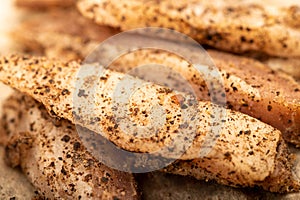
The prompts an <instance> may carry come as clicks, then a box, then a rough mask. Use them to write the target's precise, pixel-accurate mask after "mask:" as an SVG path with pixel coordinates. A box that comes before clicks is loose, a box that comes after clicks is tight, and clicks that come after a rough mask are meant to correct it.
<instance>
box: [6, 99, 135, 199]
mask: <svg viewBox="0 0 300 200" xmlns="http://www.w3.org/2000/svg"><path fill="white" fill-rule="evenodd" d="M3 113H4V115H3V116H4V117H3V118H2V120H3V122H4V127H5V128H6V130H7V134H8V137H9V141H8V143H7V145H6V159H7V160H8V163H9V164H10V165H11V166H12V167H16V166H21V168H22V170H23V172H24V173H25V174H26V176H27V177H28V179H29V180H30V181H31V183H32V184H33V185H34V186H35V187H36V188H37V190H38V191H39V193H40V195H41V196H44V197H46V198H49V199H57V198H64V199H124V200H125V199H126V200H127V199H138V193H137V191H136V183H135V180H134V178H133V176H132V175H131V174H128V173H124V172H119V171H116V170H113V169H110V168H109V167H107V166H105V165H103V164H102V163H100V162H98V161H97V160H96V159H95V158H94V157H93V156H91V155H90V154H89V152H88V151H87V150H86V149H85V147H84V146H83V144H82V143H81V141H80V138H79V137H78V135H77V133H76V128H75V126H74V125H72V124H70V123H69V122H68V121H65V120H58V119H55V118H51V117H50V116H49V115H48V114H47V111H46V110H45V109H44V108H43V106H42V105H41V104H39V103H37V102H35V101H34V100H33V99H32V98H29V97H25V96H23V95H22V94H18V95H16V94H15V95H14V96H13V97H11V98H9V99H8V100H7V101H6V103H5V104H4V111H3Z"/></svg>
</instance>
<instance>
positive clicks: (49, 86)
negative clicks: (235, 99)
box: [0, 56, 297, 192]
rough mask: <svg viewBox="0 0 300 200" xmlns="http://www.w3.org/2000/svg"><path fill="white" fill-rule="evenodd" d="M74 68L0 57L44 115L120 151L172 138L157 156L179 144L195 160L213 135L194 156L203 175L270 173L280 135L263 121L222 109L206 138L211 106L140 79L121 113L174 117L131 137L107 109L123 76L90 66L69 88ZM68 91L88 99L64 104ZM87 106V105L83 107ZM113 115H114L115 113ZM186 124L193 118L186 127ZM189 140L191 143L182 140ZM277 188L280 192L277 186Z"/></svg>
mask: <svg viewBox="0 0 300 200" xmlns="http://www.w3.org/2000/svg"><path fill="white" fill-rule="evenodd" d="M79 67H80V65H79V64H78V63H76V62H69V63H65V62H60V61H57V60H49V59H45V58H32V57H29V56H23V57H18V56H11V57H3V58H1V59H0V69H1V70H0V79H1V80H2V81H3V82H5V83H6V84H9V85H11V86H12V87H14V88H17V89H19V90H21V91H22V92H25V93H27V94H29V95H31V96H33V97H34V98H35V99H37V100H38V101H40V102H42V103H43V104H44V105H45V106H46V108H47V110H48V112H49V113H50V114H52V115H57V116H58V117H62V118H65V119H68V120H70V121H72V122H73V123H76V124H80V125H82V126H84V127H87V128H89V129H91V130H94V131H96V132H98V133H99V132H100V133H102V134H103V135H104V136H105V137H106V138H108V139H109V140H111V141H112V142H114V143H115V144H117V145H118V146H119V147H122V148H123V149H126V150H129V151H134V152H152V153H153V152H156V151H157V150H158V149H159V148H161V147H164V146H168V145H170V142H171V141H175V142H178V141H179V142H180V144H182V145H184V148H183V149H181V148H180V146H176V145H175V146H174V147H173V148H174V149H173V151H171V152H169V151H166V152H164V151H163V152H162V153H161V154H159V155H162V156H166V157H174V155H173V152H176V151H177V152H176V153H184V152H185V150H184V149H186V150H187V151H186V152H185V153H184V155H183V156H182V157H180V159H185V160H186V159H194V158H198V157H199V153H200V152H199V149H201V147H203V146H204V147H205V145H212V144H206V143H204V142H205V140H206V139H207V137H209V138H210V137H211V138H215V137H216V138H215V139H216V143H215V144H213V146H212V147H211V150H210V151H209V153H208V154H207V155H206V156H205V157H204V158H202V159H201V167H202V168H205V169H206V170H207V171H209V172H210V173H212V174H219V178H223V179H226V180H228V181H230V182H232V183H234V184H236V185H241V186H254V185H255V184H256V183H257V182H261V181H264V180H265V179H266V178H267V177H268V176H270V175H271V174H273V173H275V174H276V172H275V156H276V154H277V147H278V145H279V142H280V141H281V139H280V138H281V137H280V132H279V131H278V130H276V129H274V128H272V127H271V126H268V125H266V124H264V123H262V122H260V121H259V120H257V119H254V118H252V117H249V116H247V115H244V114H241V113H237V112H234V111H231V110H225V113H223V114H225V115H226V116H224V117H225V118H224V120H222V121H223V124H222V125H221V127H222V128H221V129H220V132H219V133H218V136H215V135H211V134H210V133H211V131H209V130H210V129H211V128H212V127H218V126H220V124H219V123H220V122H219V121H215V122H213V123H211V122H212V115H211V114H212V112H213V110H212V109H218V108H219V107H218V106H215V105H212V104H211V103H209V102H202V101H200V102H198V105H197V103H196V102H195V101H190V99H189V97H188V96H184V95H183V94H181V93H175V92H174V91H170V90H169V89H166V88H164V87H161V86H157V85H155V84H151V83H148V84H146V85H144V87H142V88H141V89H139V90H138V92H136V93H134V95H133V96H132V97H131V99H130V103H129V104H126V105H125V107H127V106H128V109H129V110H130V112H129V113H128V114H129V115H130V116H131V117H132V119H133V120H137V121H136V123H145V122H147V120H149V119H147V115H148V114H149V115H151V113H150V112H149V111H150V108H152V106H154V105H156V104H159V105H160V106H162V108H163V109H165V110H167V112H168V115H167V116H177V117H176V120H174V119H173V117H172V118H168V117H167V118H166V121H165V123H166V124H164V125H163V126H162V128H161V129H160V130H159V132H157V133H156V135H150V137H145V136H147V135H141V136H142V137H136V135H134V134H133V135H132V134H127V133H126V132H124V131H123V130H124V129H122V128H120V127H121V122H120V121H119V118H115V116H114V115H113V112H112V109H114V108H113V106H112V98H113V96H112V95H113V94H114V91H115V88H116V86H117V85H118V84H119V83H120V80H121V79H122V77H123V76H124V75H122V74H120V73H117V72H112V71H109V70H107V71H105V72H104V73H103V74H102V75H101V77H100V78H99V77H98V78H96V77H95V70H96V71H97V70H99V69H100V68H99V67H98V68H96V67H95V68H94V67H93V66H88V67H87V68H85V70H88V71H90V70H91V71H90V72H93V75H92V76H87V77H86V78H84V79H83V86H85V87H83V88H81V87H80V88H77V89H76V90H75V88H74V81H75V79H76V74H77V73H78V70H79ZM88 71H86V72H88ZM96 74H97V73H96ZM91 78H92V79H91ZM128 78H129V79H128V80H129V81H132V82H131V83H132V85H133V86H134V85H136V84H138V83H140V84H141V83H143V82H141V80H139V79H136V78H132V77H128ZM94 80H95V81H96V83H97V84H96V85H97V89H96V90H95V91H97V92H96V93H95V94H92V93H90V92H91V90H89V87H91V85H93V81H94ZM140 84H138V85H140ZM123 87H124V86H123ZM125 87H126V85H125ZM121 91H122V89H121ZM74 95H78V96H79V97H80V98H85V99H87V100H88V102H87V103H86V104H80V110H79V109H78V107H76V108H75V109H72V108H73V106H74V102H73V100H74V99H73V97H74ZM89 97H90V98H89ZM174 97H175V98H174ZM168 99H169V100H168ZM77 100H80V99H77ZM132 102H134V103H132ZM97 105H101V106H97ZM195 106H196V107H195ZM91 108H92V109H93V110H90V109H91ZM120 108H121V107H120ZM182 108H183V109H184V110H187V109H192V111H195V116H189V115H187V116H185V117H192V118H188V119H189V124H188V125H187V126H185V125H184V124H183V125H182V124H180V123H181V122H180V121H181V120H183V119H182V116H181V114H183V113H182V112H181V109H182ZM119 110H120V109H119ZM219 111H220V110H219ZM118 112H119V111H118ZM140 112H141V113H140ZM115 114H116V113H115ZM118 114H120V113H118ZM118 114H117V116H119V115H118ZM221 114H222V112H221ZM121 116H122V115H121ZM177 118H178V119H179V120H177ZM213 118H214V117H213ZM193 121H194V122H197V123H196V124H194V125H193V123H192V122H193ZM193 126H197V127H199V128H197V129H196V130H193V129H191V130H192V131H191V132H190V133H189V134H195V135H194V138H193V137H191V136H189V137H186V136H185V135H184V134H182V132H178V131H181V130H185V129H187V128H188V129H187V130H189V129H190V128H189V127H191V128H193ZM99 128H100V129H99ZM180 128H182V129H180ZM129 131H130V133H132V132H135V131H138V130H137V129H135V127H133V128H132V129H130V130H129ZM151 131H152V129H150V132H151ZM176 133H180V134H176ZM183 133H184V132H183ZM211 138H210V139H211ZM182 139H183V140H182ZM189 140H190V141H191V143H189V142H188V141H189ZM183 141H184V142H183ZM176 144H177V143H176ZM208 147H209V146H208ZM204 149H205V148H204ZM180 155H181V154H180ZM175 156H176V154H175ZM176 158H178V157H176ZM229 158H230V159H229ZM287 171H289V169H287ZM294 184H295V183H293V182H290V186H291V187H290V188H289V187H288V188H286V187H282V185H280V184H278V187H277V188H273V189H272V191H280V192H283V191H288V190H290V189H293V186H294ZM285 185H286V184H285ZM295 186H296V185H295ZM296 187H297V186H296ZM282 188H283V191H281V189H282Z"/></svg>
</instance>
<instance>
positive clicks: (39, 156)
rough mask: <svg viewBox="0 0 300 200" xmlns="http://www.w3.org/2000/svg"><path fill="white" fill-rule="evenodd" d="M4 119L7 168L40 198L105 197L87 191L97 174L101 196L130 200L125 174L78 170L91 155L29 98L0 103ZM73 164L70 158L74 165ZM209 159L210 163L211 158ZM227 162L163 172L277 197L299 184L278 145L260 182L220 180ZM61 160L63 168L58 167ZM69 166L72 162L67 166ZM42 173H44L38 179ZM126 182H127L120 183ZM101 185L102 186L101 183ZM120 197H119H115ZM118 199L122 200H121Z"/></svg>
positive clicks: (193, 163) (199, 162)
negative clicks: (22, 177)
mask: <svg viewBox="0 0 300 200" xmlns="http://www.w3.org/2000/svg"><path fill="white" fill-rule="evenodd" d="M3 116H4V117H3V122H4V124H5V127H6V132H7V136H8V137H9V138H10V139H9V142H8V143H7V147H6V155H7V159H8V162H9V163H10V164H11V165H12V166H17V165H21V167H22V169H23V171H24V172H25V173H27V176H28V178H29V179H30V180H31V181H32V182H33V183H34V185H35V186H36V187H37V188H38V189H39V192H41V194H42V195H43V196H45V197H48V198H53V197H54V198H58V197H59V198H62V197H64V195H68V196H69V197H77V196H78V195H81V196H82V198H88V199H93V198H96V197H99V196H97V195H101V194H107V193H104V192H103V188H97V189H94V190H92V192H90V190H91V189H93V188H92V187H93V186H92V184H93V183H94V182H92V184H91V182H89V181H90V179H93V177H94V178H95V176H97V175H98V174H97V170H98V168H100V169H101V170H105V171H106V173H109V174H110V176H109V182H108V183H107V184H110V185H109V187H108V189H107V190H108V191H107V190H105V189H104V191H107V192H108V194H107V197H111V195H115V196H116V197H119V198H120V197H121V198H120V199H135V195H136V194H135V193H134V183H133V182H132V179H130V178H128V177H129V175H127V177H126V175H125V173H124V174H122V173H120V172H116V171H114V170H111V169H109V168H107V167H105V166H103V165H100V164H98V168H96V169H92V168H91V166H89V167H85V168H83V170H82V169H81V168H80V167H81V165H87V163H91V160H93V162H95V163H98V162H97V161H95V160H94V159H93V158H90V157H91V156H90V154H89V153H88V152H87V151H86V150H84V147H82V145H83V144H82V143H81V141H80V139H79V138H78V136H77V133H76V129H75V126H74V125H73V124H71V123H70V122H68V121H66V120H58V119H56V118H51V117H50V116H49V115H48V114H47V113H46V110H45V109H44V107H43V105H41V104H40V103H37V102H36V101H34V100H33V99H32V98H31V97H28V96H25V95H23V94H20V93H15V94H14V95H13V96H11V97H10V98H9V99H8V100H7V101H6V102H5V104H4V115H3ZM75 143H76V146H80V148H77V147H76V150H75ZM78 144H80V145H78ZM64 150H65V151H64ZM66 150H67V151H66ZM106 153H107V152H106ZM113 156H117V155H113ZM75 157H76V159H75ZM60 158H61V159H60ZM72 158H74V159H75V161H74V159H72ZM212 159H213V160H214V158H212ZM226 159H235V153H234V152H233V153H229V152H227V153H226V155H225V157H224V160H223V161H222V160H218V161H216V162H214V166H207V165H205V164H203V159H194V160H187V161H182V160H178V161H176V162H175V163H172V164H171V165H169V166H168V167H166V168H165V169H163V170H162V171H164V172H168V173H173V174H180V175H184V176H186V175H188V176H193V177H195V178H197V179H200V180H207V181H208V180H209V181H212V180H213V181H217V182H218V183H220V184H224V185H229V186H234V187H254V186H259V187H262V188H263V189H265V190H268V191H271V192H282V193H283V192H291V191H296V190H298V187H299V186H298V183H297V182H296V181H295V180H294V179H293V175H292V171H291V169H292V166H291V165H292V160H293V159H292V155H290V154H289V152H288V149H287V147H286V145H285V144H284V141H283V140H282V139H280V141H279V142H278V147H277V152H276V156H275V162H274V165H275V167H274V169H273V171H272V172H271V173H270V174H269V175H268V176H267V177H266V178H265V179H264V180H261V181H257V182H252V181H250V180H247V179H245V178H244V177H242V174H240V171H230V172H229V174H231V176H229V177H227V178H224V176H223V173H226V172H225V171H222V169H224V168H223V165H224V164H225V165H226V161H225V160H226ZM64 160H65V162H63V161H64ZM70 160H73V161H72V162H71V161H70ZM69 161H70V162H69ZM85 161H87V163H86V162H85ZM243 161H244V162H247V160H244V159H243ZM52 163H54V164H52ZM62 163H63V164H62ZM93 166H95V165H93ZM96 166H97V165H96ZM210 168H219V169H220V170H221V171H220V172H218V173H217V172H214V171H211V170H210ZM61 169H63V171H61ZM77 170H80V171H82V174H85V175H83V176H84V177H89V179H85V178H84V179H83V182H82V183H81V181H82V180H81V179H75V180H76V181H74V180H73V179H72V177H73V176H74V177H73V178H76V176H78V173H77ZM41 171H43V172H44V173H40V172H41ZM64 172H65V173H67V175H68V176H67V177H68V178H64V179H63V177H64V176H60V175H59V174H61V173H64ZM75 172H76V173H75ZM54 174H55V175H54ZM86 174H87V175H86ZM233 174H235V175H233ZM101 176H102V175H101V174H100V175H98V177H101ZM49 177H52V178H51V179H50V180H51V181H50V182H49V184H47V185H46V186H45V185H43V184H44V182H43V179H44V178H46V179H49ZM114 177H116V178H117V179H115V181H117V182H114V179H113V178H114ZM120 177H122V179H120ZM234 177H236V178H240V179H241V180H238V179H235V178H234ZM128 179H129V182H127V183H125V182H122V181H125V180H128ZM70 180H73V181H72V183H73V184H74V186H75V187H74V188H73V190H71V191H72V192H71V193H68V194H65V193H64V192H63V191H60V190H59V189H60V188H61V184H63V185H66V187H67V188H68V187H72V186H70V185H67V184H68V182H69V181H70ZM85 180H87V182H85ZM101 180H104V178H102V179H101ZM105 180H106V179H105ZM62 181H63V182H62ZM107 184H106V185H107ZM57 185H59V187H57ZM78 185H81V190H77V188H76V186H78ZM122 186H124V187H126V188H124V189H123V190H122V189H120V190H115V188H118V187H122ZM82 188H84V190H82ZM97 191H98V193H97ZM119 191H121V193H120V194H119ZM102 192H103V193H102ZM92 194H93V195H92ZM122 194H123V195H124V194H126V196H122ZM85 195H87V196H85ZM89 195H90V196H89ZM120 195H121V196H120Z"/></svg>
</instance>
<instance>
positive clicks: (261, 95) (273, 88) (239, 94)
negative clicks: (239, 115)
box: [15, 12, 300, 146]
mask: <svg viewBox="0 0 300 200" xmlns="http://www.w3.org/2000/svg"><path fill="white" fill-rule="evenodd" d="M57 14H58V16H59V13H57ZM71 15H75V14H72V12H70V16H71ZM46 16H47V15H45V17H46ZM50 19H51V17H50ZM38 22H39V20H38V19H37V20H34V21H29V22H28V23H25V24H24V27H23V28H22V27H21V29H20V30H25V32H24V33H25V34H20V33H21V31H16V32H15V35H16V36H15V38H18V40H17V41H19V42H20V43H23V44H24V45H25V46H27V47H29V48H31V49H32V50H33V51H34V52H36V51H38V50H37V49H38V48H36V46H40V49H43V52H44V53H45V54H46V55H47V56H48V57H60V56H61V55H64V56H63V57H64V58H66V60H72V59H81V60H84V59H85V58H86V57H87V56H89V53H91V52H92V54H95V51H92V50H94V49H96V47H97V45H99V44H100V42H101V38H99V39H97V38H96V37H95V36H93V35H95V32H96V31H92V30H93V27H95V24H90V25H87V26H86V27H89V29H90V30H91V33H93V34H86V35H85V36H84V34H81V33H80V31H71V32H70V33H68V31H67V30H65V31H62V30H60V28H51V29H46V28H43V27H40V28H41V29H39V30H35V31H34V30H33V31H27V32H26V30H29V29H25V27H33V26H37V25H38ZM62 24H63V22H62ZM54 26H55V25H54ZM78 26H79V27H85V26H83V25H81V23H79V24H78ZM59 27H60V26H59ZM97 28H99V27H97ZM102 28H105V27H102ZM95 30H96V29H95ZM116 32H117V30H115V32H112V34H111V36H112V35H113V34H115V33H116ZM108 35H109V33H107V34H104V37H108ZM27 36H28V37H27ZM98 37H101V36H98ZM88 38H89V39H88ZM133 39H134V41H135V42H136V43H138V42H139V40H140V41H144V40H147V42H149V41H151V40H153V43H157V42H159V43H163V44H165V46H166V47H167V46H169V45H170V41H165V40H159V39H153V38H150V37H148V38H147V37H144V36H140V35H132V36H131V37H128V38H126V37H125V36H124V37H123V42H124V43H120V44H114V45H108V46H107V51H105V52H104V51H102V52H99V54H98V55H97V56H98V58H99V59H105V58H106V57H110V56H111V55H110V53H111V52H115V50H114V49H118V48H121V49H122V48H124V47H125V48H126V44H128V43H129V44H130V41H131V40H133ZM58 40H59V41H60V42H59V43H58V42H57V41H58ZM86 41H88V42H86ZM35 43H36V44H38V45H34V46H32V44H35ZM140 43H141V42H140ZM27 44H28V45H27ZM102 46H103V45H102ZM185 48H186V47H185ZM186 50H187V51H189V55H194V56H198V57H199V55H196V53H195V52H198V50H197V49H194V47H187V48H186ZM208 52H209V54H210V56H211V58H212V60H213V61H214V62H215V65H216V67H217V68H218V69H219V70H220V71H221V73H222V77H223V78H224V86H225V92H226V99H227V104H228V107H229V108H231V109H234V110H237V111H240V112H243V113H246V114H248V115H250V116H253V117H255V118H258V119H260V120H262V121H263V122H265V123H268V124H270V125H272V126H274V127H276V128H277V129H279V130H280V131H281V132H282V133H283V136H284V139H286V140H287V141H288V142H291V143H293V144H296V145H297V146H299V145H300V140H299V132H300V103H299V99H300V85H299V83H297V82H296V81H294V80H293V79H292V78H291V77H289V76H287V75H285V74H283V73H280V72H276V71H273V70H271V69H270V68H269V67H268V66H267V65H263V64H262V63H260V62H257V61H255V60H252V59H247V58H244V57H240V56H234V55H231V54H226V53H221V52H217V51H214V50H209V51H208ZM179 56H180V55H179ZM179 56H176V55H174V54H171V53H168V52H164V51H161V50H142V51H141V50H140V51H136V52H132V53H130V54H128V55H125V56H122V57H120V58H119V59H117V60H116V61H115V62H114V63H113V64H112V66H110V68H112V69H114V70H116V71H120V72H126V71H128V70H131V69H133V68H135V67H136V66H141V65H143V64H149V63H156V64H161V65H164V66H167V67H170V68H171V69H172V70H174V71H176V72H178V73H180V74H181V75H182V76H183V77H185V78H186V79H187V80H188V81H189V82H190V84H191V85H192V86H193V89H194V91H195V93H196V95H197V97H198V98H199V99H206V100H210V96H209V93H208V90H207V87H206V83H205V82H204V80H203V79H202V77H201V75H199V73H198V71H197V70H195V69H193V68H188V66H189V63H188V62H187V61H185V60H184V59H183V58H181V57H179ZM276 59H277V58H270V59H269V60H265V61H264V62H268V61H269V63H270V62H273V63H277V64H278V63H280V62H284V63H285V62H290V61H291V60H295V61H297V59H292V58H290V59H288V60H287V61H283V58H282V59H279V58H278V59H279V60H276ZM272 65H274V64H272ZM296 71H297V69H293V72H296ZM291 72H292V71H291ZM294 74H296V73H294ZM137 76H139V77H141V78H143V75H139V74H137ZM274 116H276V117H274Z"/></svg>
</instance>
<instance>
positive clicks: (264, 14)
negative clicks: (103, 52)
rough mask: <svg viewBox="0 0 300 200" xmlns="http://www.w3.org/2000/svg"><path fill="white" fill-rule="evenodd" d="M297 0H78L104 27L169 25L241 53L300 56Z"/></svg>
mask: <svg viewBox="0 0 300 200" xmlns="http://www.w3.org/2000/svg"><path fill="white" fill-rule="evenodd" d="M299 6H300V5H299V3H297V2H296V1H295V3H294V5H293V6H289V7H284V6H281V7H278V6H273V5H272V4H267V3H266V4H261V3H259V1H254V0H243V1H235V0H233V1H230V2H228V1H226V2H225V1H222V0H212V1H204V0H192V1H189V0H184V1H180V3H176V4H175V3H173V1H172V0H164V1H148V0H144V1H140V0H133V1H122V2H120V1H118V0H103V1H97V0H80V1H79V3H78V8H79V10H80V11H81V13H82V14H83V15H84V16H86V17H88V18H91V19H94V20H95V21H96V22H97V23H99V24H101V25H109V26H113V27H120V28H121V29H122V30H129V29H132V28H138V27H149V26H152V27H166V28H171V29H174V30H177V31H180V32H182V33H185V34H187V35H189V36H191V37H192V38H194V39H196V40H198V41H199V42H201V43H203V44H208V45H211V46H214V47H216V48H219V49H222V50H226V51H231V52H236V53H242V52H247V51H261V52H265V53H267V54H269V55H274V56H284V57H296V56H298V57H299V56H300V43H299V38H300V31H299V27H300V24H299V23H298V22H299V21H300V20H299V19H300V15H299V9H300V7H299Z"/></svg>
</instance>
